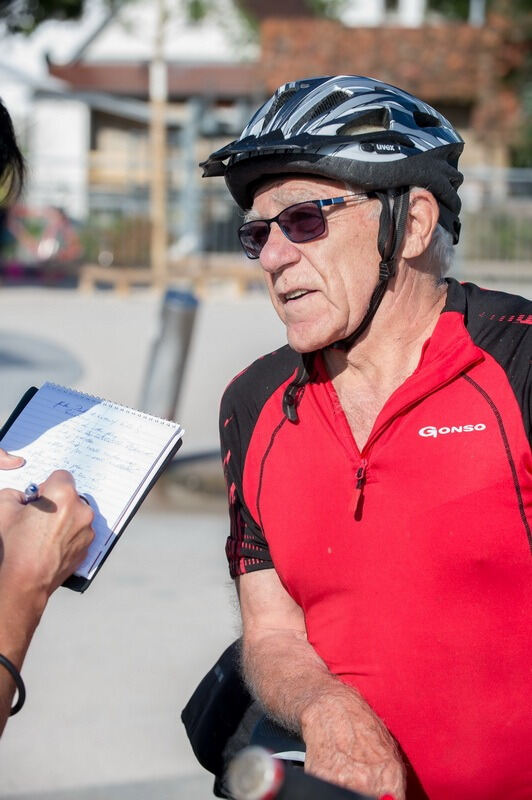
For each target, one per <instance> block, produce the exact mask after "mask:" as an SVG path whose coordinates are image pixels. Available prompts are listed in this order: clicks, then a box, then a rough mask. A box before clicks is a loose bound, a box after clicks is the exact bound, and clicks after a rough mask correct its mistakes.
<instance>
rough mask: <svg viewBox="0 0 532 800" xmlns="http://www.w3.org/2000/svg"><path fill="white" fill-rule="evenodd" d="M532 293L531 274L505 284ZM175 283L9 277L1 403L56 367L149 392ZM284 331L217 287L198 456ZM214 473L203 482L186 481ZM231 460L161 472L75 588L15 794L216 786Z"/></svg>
mask: <svg viewBox="0 0 532 800" xmlns="http://www.w3.org/2000/svg"><path fill="white" fill-rule="evenodd" d="M505 288H508V289H513V290H516V291H519V293H521V294H528V295H530V291H531V286H530V285H529V284H528V285H527V284H519V285H514V286H508V287H505ZM159 307H160V298H159V297H158V296H157V295H156V294H155V293H152V292H145V291H141V292H135V293H133V294H132V295H131V296H130V297H128V298H119V297H116V296H115V295H113V294H111V293H100V294H96V295H89V296H83V295H79V294H77V293H75V292H72V291H59V290H39V289H3V290H0V367H1V369H2V375H3V381H2V384H1V387H0V389H1V391H0V415H1V416H2V417H5V415H6V414H7V413H8V412H9V410H10V409H11V408H12V407H13V405H14V403H15V402H16V400H17V399H18V397H19V395H20V394H21V392H22V391H23V390H24V389H25V388H26V387H27V385H29V384H30V383H33V382H36V383H39V382H40V381H41V380H44V379H52V380H56V381H58V382H62V383H69V384H71V385H75V386H76V387H78V388H81V389H83V390H86V391H89V392H91V393H94V394H99V395H103V396H105V397H108V398H110V399H113V400H116V401H119V402H123V403H127V404H129V405H136V404H137V403H138V398H139V397H140V394H141V389H142V385H143V381H144V378H145V374H146V364H147V359H148V354H149V352H150V344H151V340H152V339H153V337H154V335H155V333H156V331H157V325H158V319H159ZM282 341H283V336H282V332H281V330H280V327H279V324H278V322H277V321H276V320H275V318H274V316H273V314H272V312H271V310H270V308H269V305H268V301H267V300H266V299H265V298H264V297H263V296H261V295H251V296H249V297H247V298H246V299H245V300H244V301H241V300H238V299H236V298H235V297H233V296H231V295H230V294H219V295H218V296H217V297H215V298H211V299H210V300H208V301H206V302H204V303H202V305H201V306H200V312H199V315H198V318H197V325H196V329H195V333H194V337H193V341H192V345H191V351H190V359H189V362H188V365H187V369H186V371H185V383H184V389H183V395H182V398H181V401H180V403H179V410H178V418H179V421H180V422H181V423H182V424H183V425H184V427H185V429H186V436H185V444H184V447H183V448H182V451H181V453H182V456H183V458H185V456H189V457H190V456H193V455H195V454H198V453H202V452H206V451H209V450H213V449H215V448H216V446H217V424H216V420H217V407H218V400H219V396H220V394H221V391H222V389H223V387H224V386H225V384H226V383H227V381H228V380H229V379H230V377H231V376H232V375H233V374H235V373H236V372H237V371H238V370H239V369H240V368H241V367H243V366H244V365H245V364H247V363H248V362H249V361H250V360H251V359H252V358H254V357H255V356H256V355H257V354H259V353H261V352H265V351H266V350H268V349H271V348H272V347H274V346H276V345H277V344H278V343H280V342H282ZM182 484H187V485H188V486H191V485H192V486H196V487H197V486H200V487H201V488H203V489H204V490H208V492H203V493H202V494H194V493H191V492H190V491H188V490H184V489H183V488H182ZM219 486H220V475H219V468H218V466H217V465H215V466H213V462H211V461H208V460H207V461H203V462H200V461H193V462H192V463H188V464H187V463H186V461H185V460H184V461H183V463H182V465H181V466H180V467H179V468H178V469H176V470H175V472H174V473H173V476H172V477H171V478H170V477H169V478H168V479H167V480H166V481H165V482H163V483H162V484H161V485H159V486H158V487H157V488H156V490H155V492H154V494H153V495H152V496H151V497H150V498H149V499H148V501H147V502H146V504H145V506H144V507H143V509H142V510H141V512H140V513H139V514H138V515H137V517H136V518H135V520H134V521H133V522H132V524H131V525H130V527H129V528H128V530H127V531H126V533H125V534H124V537H123V538H122V540H121V541H120V542H119V543H118V545H117V547H116V548H115V550H114V552H113V554H112V555H111V557H110V558H109V560H108V561H107V563H106V565H105V567H104V568H103V569H102V571H101V573H100V574H99V575H98V577H97V578H96V580H95V582H94V584H93V585H92V587H91V588H90V589H89V590H88V592H87V593H86V594H84V595H82V596H78V595H76V594H74V593H73V592H70V591H68V590H60V591H59V592H58V593H56V595H54V597H53V598H52V601H51V603H50V606H49V608H48V610H47V613H46V616H45V618H44V619H43V622H42V624H41V627H40V628H39V630H38V632H37V635H36V637H35V640H34V642H33V646H32V648H31V650H30V653H29V655H28V658H27V661H26V664H25V665H24V670H23V674H24V679H25V681H26V684H27V690H28V699H27V704H26V707H25V708H24V710H23V712H22V713H21V714H20V715H19V716H18V717H15V718H13V719H12V720H11V721H10V722H9V724H8V727H7V729H6V732H5V734H4V736H3V738H2V742H1V747H0V775H1V778H0V796H1V797H3V798H5V799H6V800H15V798H17V800H52V799H53V800H66V798H72V800H103V799H104V798H105V800H148V799H149V800H174V798H179V800H207V799H208V798H209V797H211V796H212V794H211V778H210V776H209V775H208V774H206V773H205V772H203V771H202V770H201V768H200V767H199V766H198V765H197V764H196V762H195V759H194V757H193V755H192V752H191V750H190V747H189V745H188V742H187V741H186V738H185V734H184V730H183V728H182V725H181V723H180V721H179V713H180V710H181V709H182V707H183V705H184V703H185V702H186V699H187V698H188V696H189V695H190V693H191V691H192V689H193V688H194V686H195V685H196V683H197V681H198V680H199V678H200V677H201V676H202V675H203V674H204V672H205V671H206V670H207V669H208V668H209V667H210V666H211V664H212V662H213V661H214V659H215V658H216V657H217V656H218V655H219V653H220V652H221V651H222V649H223V648H224V647H225V645H226V644H228V643H229V642H230V641H232V639H233V638H234V637H235V635H236V634H237V613H236V609H235V603H234V597H233V589H232V587H231V586H230V584H229V581H228V579H227V575H226V568H225V563H224V556H223V547H224V541H225V536H226V517H225V501H224V499H223V497H222V496H221V495H220V494H219V493H217V490H218V489H219Z"/></svg>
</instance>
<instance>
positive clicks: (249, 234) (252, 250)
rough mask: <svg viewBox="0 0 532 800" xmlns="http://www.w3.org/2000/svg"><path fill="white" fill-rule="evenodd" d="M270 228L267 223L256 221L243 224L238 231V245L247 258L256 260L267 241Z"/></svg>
mask: <svg viewBox="0 0 532 800" xmlns="http://www.w3.org/2000/svg"><path fill="white" fill-rule="evenodd" d="M269 233H270V226H269V225H268V223H267V222H263V221H262V220H260V219H258V220H255V221H253V222H245V223H244V224H243V225H241V226H240V228H239V230H238V238H239V239H240V244H241V245H242V247H243V248H244V251H245V253H246V255H247V256H248V258H258V257H259V256H260V251H261V250H262V248H263V247H264V245H265V244H266V242H267V241H268V235H269Z"/></svg>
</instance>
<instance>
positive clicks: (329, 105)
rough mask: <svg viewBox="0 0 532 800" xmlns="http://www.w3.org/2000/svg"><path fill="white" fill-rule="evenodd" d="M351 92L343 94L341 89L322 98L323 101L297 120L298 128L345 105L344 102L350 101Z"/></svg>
mask: <svg viewBox="0 0 532 800" xmlns="http://www.w3.org/2000/svg"><path fill="white" fill-rule="evenodd" d="M351 96H352V94H351V92H344V91H342V90H341V89H338V90H337V91H336V92H331V94H330V95H328V96H327V97H324V98H323V100H320V102H319V103H318V104H317V105H315V106H314V107H313V108H311V109H310V110H309V111H307V113H306V114H304V115H303V116H302V117H301V119H300V120H298V123H297V124H298V126H302V125H304V124H305V123H307V122H310V121H311V120H313V119H316V118H317V117H321V115H322V114H326V113H327V112H328V111H331V110H332V109H333V108H336V107H337V106H339V105H341V104H342V103H345V102H346V100H350V99H351Z"/></svg>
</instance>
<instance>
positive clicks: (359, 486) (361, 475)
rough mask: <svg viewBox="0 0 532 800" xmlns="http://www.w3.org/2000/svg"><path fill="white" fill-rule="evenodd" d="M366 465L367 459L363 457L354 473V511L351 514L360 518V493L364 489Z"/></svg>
mask: <svg viewBox="0 0 532 800" xmlns="http://www.w3.org/2000/svg"><path fill="white" fill-rule="evenodd" d="M367 466H368V462H367V459H365V458H363V459H362V461H361V462H360V465H359V467H358V469H357V471H356V473H355V479H356V480H355V502H354V511H353V515H354V517H355V519H359V518H360V513H361V511H362V508H361V506H362V493H363V490H364V484H365V482H366V469H367Z"/></svg>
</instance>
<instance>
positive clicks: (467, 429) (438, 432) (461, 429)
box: [418, 422, 486, 439]
mask: <svg viewBox="0 0 532 800" xmlns="http://www.w3.org/2000/svg"><path fill="white" fill-rule="evenodd" d="M485 430H486V426H485V425H484V423H483V422H477V424H476V425H442V427H441V428H437V427H436V426H435V425H426V426H425V427H424V428H420V429H419V430H418V434H419V435H420V436H423V437H424V438H427V437H429V436H430V437H432V438H434V439H435V438H436V437H437V436H445V435H446V434H448V433H472V432H473V431H485Z"/></svg>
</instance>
